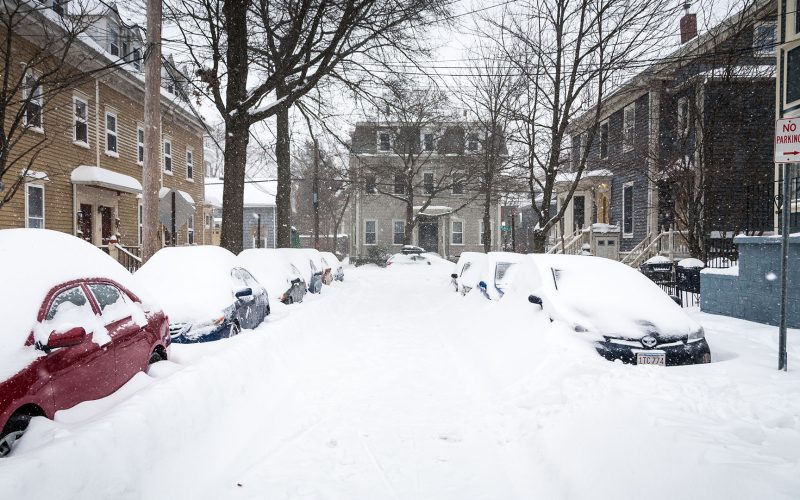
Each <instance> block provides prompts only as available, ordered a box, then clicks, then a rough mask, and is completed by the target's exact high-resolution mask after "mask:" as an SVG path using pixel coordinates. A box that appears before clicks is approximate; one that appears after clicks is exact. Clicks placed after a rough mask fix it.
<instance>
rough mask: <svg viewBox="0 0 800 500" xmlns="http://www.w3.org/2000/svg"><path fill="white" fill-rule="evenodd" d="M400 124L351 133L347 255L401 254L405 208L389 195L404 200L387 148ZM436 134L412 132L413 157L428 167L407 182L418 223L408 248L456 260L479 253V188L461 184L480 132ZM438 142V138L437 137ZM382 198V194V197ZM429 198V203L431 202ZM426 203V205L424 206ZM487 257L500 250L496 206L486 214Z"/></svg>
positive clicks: (443, 127)
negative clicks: (379, 251) (351, 195)
mask: <svg viewBox="0 0 800 500" xmlns="http://www.w3.org/2000/svg"><path fill="white" fill-rule="evenodd" d="M397 127H398V125H397V124H393V123H384V122H360V123H358V124H356V127H355V129H354V130H353V132H352V137H351V140H352V149H351V153H350V170H351V172H352V175H353V176H354V178H355V179H357V181H358V186H359V187H358V189H357V190H356V193H355V197H354V199H353V201H352V202H351V208H350V223H349V227H348V228H347V229H346V232H347V233H348V235H350V236H351V237H350V238H349V241H350V255H351V256H354V257H356V258H359V257H367V256H369V255H370V253H371V252H374V251H375V250H374V249H385V250H386V251H388V252H392V253H394V252H399V251H400V249H401V248H402V245H403V239H404V236H405V227H404V223H405V220H406V208H407V204H406V202H404V201H402V200H399V199H397V198H395V197H392V196H391V195H389V194H387V193H386V192H387V191H390V192H391V193H392V194H397V195H400V194H402V193H401V192H400V191H399V189H400V186H399V181H398V177H396V176H397V175H399V174H398V173H397V172H400V171H402V167H403V163H402V159H401V157H400V156H398V154H396V152H395V151H392V149H391V147H390V144H393V142H394V141H393V139H392V135H391V134H392V130H396V128H397ZM436 127H437V129H438V131H439V132H437V133H436V134H434V133H433V132H430V131H429V129H426V128H424V127H423V128H419V127H417V128H415V129H414V130H412V131H411V135H412V136H415V137H416V140H415V141H414V144H413V145H411V146H410V147H411V150H412V151H413V154H418V153H420V152H423V153H424V157H425V163H424V165H423V166H422V167H421V168H420V169H419V170H420V171H419V172H418V175H416V176H415V178H414V179H413V180H412V182H411V184H412V185H413V190H414V193H415V194H414V196H415V200H420V201H419V202H415V203H414V205H413V211H414V216H415V217H417V218H418V223H417V225H416V228H415V230H414V234H413V235H412V237H411V242H412V244H413V245H417V246H421V247H423V248H424V249H425V250H427V251H432V252H436V253H438V254H439V255H441V256H442V257H445V258H449V259H456V258H458V256H459V255H460V254H461V253H462V252H466V251H473V252H482V251H483V244H482V238H483V236H482V235H483V231H484V227H483V211H484V208H483V205H482V204H481V201H480V192H479V187H478V185H477V182H464V183H462V182H460V181H459V180H458V176H459V175H465V177H464V178H465V179H466V178H467V177H466V175H467V174H466V172H467V171H468V170H469V169H470V165H473V164H474V162H475V161H476V158H478V156H479V153H480V148H481V140H480V139H481V137H482V135H481V132H480V131H479V130H477V129H476V128H475V124H471V123H448V124H438V125H436ZM434 136H435V137H434ZM381 191H383V192H381ZM431 196H432V198H431ZM429 198H430V203H428V204H427V206H424V205H425V203H424V202H426V201H428V199H429ZM490 220H491V227H490V228H489V229H488V230H489V231H491V232H492V249H493V250H496V249H498V248H499V244H498V242H499V241H500V224H499V221H500V204H499V202H498V203H497V204H496V206H493V207H492V209H491V218H490Z"/></svg>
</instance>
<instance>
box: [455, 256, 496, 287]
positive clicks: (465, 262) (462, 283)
mask: <svg viewBox="0 0 800 500" xmlns="http://www.w3.org/2000/svg"><path fill="white" fill-rule="evenodd" d="M487 267H488V260H487V257H486V254H485V253H480V252H462V253H461V255H460V256H459V257H458V262H456V267H455V272H454V273H453V274H451V275H450V278H451V281H450V284H451V285H452V286H453V288H454V289H455V291H456V292H459V293H460V294H461V295H466V294H468V293H469V292H470V291H471V290H472V289H473V288H475V287H477V286H478V283H480V282H481V280H482V279H484V276H485V275H486V269H487Z"/></svg>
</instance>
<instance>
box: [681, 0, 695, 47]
mask: <svg viewBox="0 0 800 500" xmlns="http://www.w3.org/2000/svg"><path fill="white" fill-rule="evenodd" d="M691 6H692V4H691V3H690V2H686V3H684V4H683V17H682V18H681V45H683V44H684V43H686V42H688V41H689V40H691V39H692V38H695V37H697V14H689V7H691Z"/></svg>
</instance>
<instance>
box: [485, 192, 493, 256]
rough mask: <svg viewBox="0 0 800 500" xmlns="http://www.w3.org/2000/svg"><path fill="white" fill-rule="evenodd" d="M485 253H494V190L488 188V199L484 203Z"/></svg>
mask: <svg viewBox="0 0 800 500" xmlns="http://www.w3.org/2000/svg"><path fill="white" fill-rule="evenodd" d="M483 251H484V252H486V253H489V252H491V251H492V190H491V189H489V186H488V183H487V186H486V198H485V199H484V202H483Z"/></svg>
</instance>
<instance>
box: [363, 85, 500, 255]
mask: <svg viewBox="0 0 800 500" xmlns="http://www.w3.org/2000/svg"><path fill="white" fill-rule="evenodd" d="M372 111H373V113H374V114H375V115H376V116H377V117H378V120H377V121H376V126H377V127H379V129H380V133H379V135H380V136H381V137H380V141H379V142H380V144H379V145H378V147H379V151H381V152H383V153H386V154H381V155H379V156H378V157H375V158H369V159H366V158H364V159H362V158H359V161H358V163H357V164H358V165H359V167H358V168H357V171H356V172H354V175H355V178H356V179H358V181H359V182H363V183H364V188H365V190H366V191H367V192H373V193H380V194H382V195H385V196H388V197H390V198H393V199H395V200H398V201H401V202H402V203H403V205H405V232H404V240H403V243H404V244H406V245H410V244H411V242H412V238H413V234H414V229H415V228H416V226H417V223H418V222H419V217H418V215H419V214H424V213H425V210H426V209H427V208H428V207H430V206H431V205H432V204H433V202H434V201H435V200H436V199H437V198H439V197H443V196H447V197H449V196H450V195H451V194H458V195H462V194H466V191H465V190H466V189H467V187H468V186H469V185H470V184H472V182H473V180H474V178H475V169H474V168H473V164H474V163H475V162H476V161H477V160H476V157H477V154H475V153H477V151H478V149H479V144H480V143H479V131H478V130H467V129H465V125H466V123H464V122H461V123H456V122H455V121H454V118H455V117H454V116H453V114H452V112H451V111H450V101H449V99H448V97H447V95H446V94H445V92H444V91H442V90H440V89H437V88H435V87H422V86H417V85H414V84H413V83H409V82H404V81H395V82H394V83H393V84H391V85H389V87H388V88H387V91H386V94H385V95H384V97H383V98H382V99H380V100H378V101H375V102H374V103H373V110H372ZM465 148H466V149H469V150H471V152H472V153H473V154H466V152H465ZM446 153H447V154H446ZM351 154H352V155H354V156H356V157H357V158H358V151H353V152H351ZM476 196H477V193H470V196H467V197H461V198H459V199H458V206H456V207H449V210H448V212H447V213H456V212H458V211H460V210H461V209H463V208H464V207H465V206H467V205H468V204H469V203H470V202H472V201H473V200H475V197H476ZM439 215H446V214H439ZM486 227H488V226H486Z"/></svg>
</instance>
